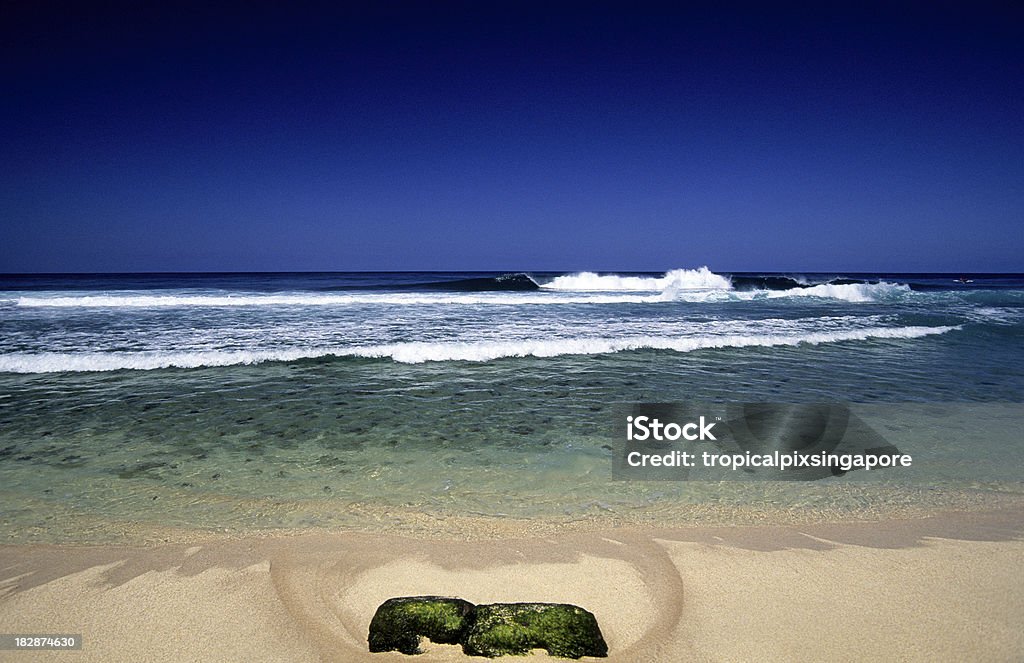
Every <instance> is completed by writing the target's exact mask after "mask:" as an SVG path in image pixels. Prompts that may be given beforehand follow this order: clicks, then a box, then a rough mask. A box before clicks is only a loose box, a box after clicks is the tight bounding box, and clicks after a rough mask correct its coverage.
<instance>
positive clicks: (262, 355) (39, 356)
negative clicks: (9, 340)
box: [0, 327, 959, 373]
mask: <svg viewBox="0 0 1024 663" xmlns="http://www.w3.org/2000/svg"><path fill="white" fill-rule="evenodd" d="M954 329H959V327H870V328H865V329H857V330H845V331H829V332H810V333H802V334H763V335H758V334H750V335H745V334H732V335H700V336H688V337H671V336H628V337H621V338H607V337H595V338H570V339H557V340H546V339H522V340H515V341H465V342H460V341H454V342H434V343H431V342H411V343H392V344H386V345H370V346H358V347H342V348H290V349H267V350H233V351H197V352H174V351H145V352H110V353H102V352H82V353H61V352H43V353H9V354H4V355H0V372H9V373H55V372H81V371H115V370H122V369H134V370H153V369H158V368H199V367H205V366H233V365H244V364H258V363H262V362H268V361H296V360H300V359H316V358H320V357H332V356H333V357H365V358H384V359H392V360H394V361H396V362H401V363H408V364H418V363H423V362H428V361H472V362H486V361H491V360H494V359H500V358H504V357H528V356H530V357H556V356H561V355H598V354H610V353H616V352H622V351H629V350H643V349H651V350H673V351H676V352H691V351H694V350H703V349H715V348H745V347H774V346H797V345H801V344H810V345H818V344H822V343H836V342H841V341H864V340H870V339H914V338H920V337H923V336H930V335H933V334H944V333H946V332H949V331H952V330H954Z"/></svg>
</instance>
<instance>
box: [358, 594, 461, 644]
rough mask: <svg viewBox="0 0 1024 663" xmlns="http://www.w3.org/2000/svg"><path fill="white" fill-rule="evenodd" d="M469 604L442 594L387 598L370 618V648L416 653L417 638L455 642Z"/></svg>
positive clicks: (444, 642) (457, 639)
mask: <svg viewBox="0 0 1024 663" xmlns="http://www.w3.org/2000/svg"><path fill="white" fill-rule="evenodd" d="M472 614H473V604H472V603H470V602H469V601H463V600H462V599H457V598H447V597H443V596H405V597H400V598H393V599H388V600H387V601H385V602H384V603H382V604H381V605H380V607H378V608H377V612H376V613H374V615H373V619H372V620H370V635H369V638H368V639H369V642H370V651H371V652H384V651H400V652H402V653H403V654H419V653H420V638H430V640H431V642H437V643H441V644H456V643H458V642H459V641H460V639H461V638H462V636H463V634H464V633H465V632H466V627H467V626H468V620H469V619H471V617H472Z"/></svg>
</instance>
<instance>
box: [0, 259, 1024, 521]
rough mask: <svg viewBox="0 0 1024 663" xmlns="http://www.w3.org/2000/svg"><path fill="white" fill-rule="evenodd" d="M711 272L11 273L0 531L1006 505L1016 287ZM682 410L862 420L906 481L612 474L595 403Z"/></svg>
mask: <svg viewBox="0 0 1024 663" xmlns="http://www.w3.org/2000/svg"><path fill="white" fill-rule="evenodd" d="M708 274H710V273H700V272H698V271H695V270H691V271H686V272H680V273H679V274H677V275H676V276H675V277H674V281H673V279H672V278H670V277H669V276H668V275H632V276H622V275H619V276H617V277H616V278H618V279H619V280H618V281H607V280H606V281H603V282H602V281H600V280H599V281H597V282H596V283H595V282H592V283H590V284H589V285H599V286H601V287H602V288H604V289H601V290H597V289H592V288H591V289H588V288H584V287H582V286H585V285H588V284H587V283H580V282H579V281H578V280H577V281H576V282H566V283H564V285H565V287H562V288H550V287H544V286H543V284H546V283H552V282H556V281H552V280H551V279H556V278H557V276H552V275H548V276H547V277H535V278H536V281H537V282H540V283H541V284H542V287H541V288H540V289H532V290H525V291H501V290H498V291H495V290H480V289H474V290H455V289H444V288H442V287H440V286H438V285H436V284H437V283H439V282H440V283H444V282H445V281H446V279H447V280H454V276H453V275H427V276H429V277H430V278H426V277H425V276H424V275H378V276H377V277H376V280H374V279H373V278H370V277H368V276H366V275H340V276H335V277H334V278H329V276H328V275H305V276H295V275H292V276H288V277H285V276H276V277H275V276H266V275H263V276H259V277H256V276H250V277H243V276H236V277H231V279H229V281H230V282H225V280H224V279H225V277H206V278H205V280H204V278H203V277H197V276H189V277H164V280H162V281H160V282H159V283H154V282H152V281H149V282H144V283H141V284H140V283H139V282H138V279H139V278H140V277H133V278H134V280H133V278H129V277H122V278H121V280H116V279H113V277H106V278H107V279H108V280H103V279H101V282H99V283H97V282H95V281H89V280H87V279H85V278H84V277H78V278H65V279H64V280H63V281H61V280H60V279H56V280H54V281H53V282H48V281H45V280H43V279H39V278H37V279H36V280H34V281H33V280H31V279H24V278H23V279H22V280H21V281H16V282H13V285H12V282H5V287H6V288H7V290H6V291H4V292H2V293H0V331H2V336H0V350H2V352H0V492H2V494H3V502H2V504H3V506H2V509H3V516H4V517H3V526H2V531H0V535H2V536H3V537H4V538H5V539H7V540H24V539H47V538H50V539H60V540H69V539H71V540H91V539H95V538H104V537H109V536H111V535H112V532H116V531H117V530H118V528H119V527H122V526H128V525H132V526H140V527H153V528H159V527H168V526H173V527H184V528H218V529H224V528H227V529H231V530H233V531H237V530H242V531H244V530H249V529H255V528H280V527H307V526H322V527H357V528H363V529H392V528H399V529H400V528H402V527H403V526H404V525H405V524H409V523H419V524H420V525H422V523H423V522H424V521H423V518H424V517H426V518H428V519H435V520H437V521H439V522H440V521H443V520H447V519H457V518H476V517H481V516H482V517H487V518H492V519H527V520H533V521H536V520H546V521H550V522H556V523H557V522H567V523H568V522H578V521H593V522H609V523H614V522H631V521H644V522H649V521H651V520H655V521H664V522H666V523H668V522H675V521H681V520H687V519H701V518H710V517H714V518H717V519H720V520H723V521H729V520H730V519H735V520H737V521H741V520H743V519H744V518H749V517H750V514H751V513H752V512H756V513H758V514H761V515H762V516H764V517H769V518H770V517H772V515H773V514H775V515H778V516H779V517H784V518H792V519H800V518H802V517H830V518H841V517H848V516H849V517H865V516H867V517H871V516H874V515H878V514H884V513H888V512H895V511H898V510H907V509H910V510H913V509H938V508H949V507H953V508H958V507H971V508H974V507H977V506H984V505H986V504H996V503H997V502H1000V500H1006V499H1016V498H1017V496H1019V495H1020V494H1021V492H1022V488H1021V486H1022V484H1021V482H1020V479H1019V477H1018V468H1019V467H1021V466H1022V463H1021V461H1024V452H1022V451H1021V448H1022V445H1021V444H1020V433H1019V431H1020V430H1022V428H1021V426H1020V424H1021V423H1024V417H1022V416H1021V414H1020V409H1021V408H1020V406H1019V405H1017V404H1019V403H1021V402H1024V350H1022V347H1024V344H1022V343H1021V340H1022V338H1024V325H1022V322H1024V315H1022V310H1024V290H1018V289H1016V288H1015V287H1013V286H1014V282H1013V281H1012V279H1011V280H1008V279H1006V278H1003V279H1002V280H1001V281H999V282H998V283H996V284H994V287H992V288H987V289H982V288H980V287H977V286H976V285H975V284H976V283H977V282H978V280H975V284H969V285H960V286H956V285H952V286H949V287H945V288H941V287H932V288H928V287H921V286H922V283H923V284H924V285H925V286H928V285H929V284H930V285H932V286H944V285H946V284H947V282H948V283H951V282H952V279H951V278H950V279H945V277H933V278H931V279H930V280H929V279H919V280H918V281H912V280H910V279H904V280H903V281H899V280H897V279H893V278H890V279H884V278H881V279H857V282H855V283H847V282H845V281H843V282H838V283H837V282H836V281H837V279H835V278H828V279H821V278H820V277H819V280H818V281H815V280H813V279H811V280H807V279H806V278H803V279H802V280H803V282H802V283H799V284H798V285H793V284H791V283H783V284H781V285H780V284H770V285H775V286H777V287H776V289H771V288H768V287H752V288H751V289H737V287H736V281H739V280H740V279H734V280H733V281H729V280H726V282H725V283H724V284H723V283H721V282H719V281H716V280H715V279H714V278H713V277H715V276H717V275H713V274H711V275H710V276H709V275H708ZM455 276H462V275H455ZM485 276H486V275H485ZM148 278H150V279H152V278H155V277H148ZM545 278H547V279H548V280H547V281H545ZM625 278H635V279H639V281H637V282H630V281H624V280H623V279H625ZM718 278H723V279H724V278H725V277H718ZM218 279H220V280H218ZM687 279H689V280H687ZM851 280H852V279H851ZM143 281H145V278H143ZM419 282H430V283H433V284H434V285H431V286H428V287H423V288H418V287H417V288H409V287H407V284H416V283H419ZM478 285H479V284H478ZM822 285H825V286H828V287H821V286H822ZM911 285H913V286H914V288H911ZM683 286H688V287H683ZM844 286H851V287H844ZM996 286H998V287H996ZM1022 287H1024V286H1022ZM641 288H647V289H641ZM815 288H817V290H814V289H815ZM915 288H921V289H915ZM808 291H810V292H808ZM693 400H697V401H713V402H730V401H732V402H735V401H770V402H794V403H800V402H822V401H843V402H852V403H855V404H861V407H862V409H863V408H867V409H866V410H864V417H865V420H866V421H868V422H869V423H870V424H871V425H872V426H873V427H874V428H875V429H876V430H878V431H879V433H880V434H881V435H883V436H884V437H885V438H886V439H887V440H889V441H891V442H893V443H895V444H896V445H897V446H899V447H900V448H901V449H905V450H908V451H911V452H912V453H914V454H915V466H914V467H913V469H912V471H899V472H897V471H890V472H876V473H871V474H867V473H851V474H850V475H848V476H846V477H841V478H836V479H829V480H825V481H818V482H809V483H802V482H797V483H791V482H784V483H778V482H771V483H768V484H749V483H742V482H727V484H722V483H718V482H714V483H711V482H621V481H612V479H611V450H610V448H609V447H610V444H609V442H610V439H609V438H610V435H611V434H612V431H613V429H614V426H615V421H614V412H615V411H616V410H615V406H616V404H619V403H636V402H668V401H693ZM890 403H911V404H913V405H904V406H901V409H899V410H898V411H896V413H895V414H893V413H891V412H889V413H887V412H886V411H885V410H884V408H882V407H881V406H882V405H884V404H890ZM855 407H856V406H855ZM872 408H874V409H872ZM970 422H974V423H973V424H972V426H967V423H970ZM423 514H426V516H424V515H423ZM428 522H429V520H428Z"/></svg>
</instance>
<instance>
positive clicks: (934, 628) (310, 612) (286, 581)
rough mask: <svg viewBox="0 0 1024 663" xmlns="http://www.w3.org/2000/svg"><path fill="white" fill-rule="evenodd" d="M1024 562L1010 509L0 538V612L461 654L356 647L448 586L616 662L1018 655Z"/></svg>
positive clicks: (7, 655) (35, 619)
mask: <svg viewBox="0 0 1024 663" xmlns="http://www.w3.org/2000/svg"><path fill="white" fill-rule="evenodd" d="M1022 564H1024V511H1022V510H1020V509H1000V510H988V511H980V510H979V511H975V512H958V513H946V514H941V515H932V516H928V517H924V518H915V519H909V520H907V519H887V520H878V521H873V522H867V521H861V522H843V523H835V522H833V523H824V522H821V523H808V524H803V525H778V524H775V525H747V526H735V525H733V526H716V525H708V526H691V527H660V528H659V527H656V526H650V525H647V526H625V527H613V528H606V529H593V530H588V531H562V532H547V533H542V534H532V535H531V534H524V533H522V532H521V533H520V536H518V537H516V536H500V537H495V538H490V539H478V540H465V539H456V538H436V537H435V538H423V537H415V536H409V535H403V534H393V533H392V534H384V533H365V532H327V531H306V532H294V531H293V532H287V533H282V532H275V533H272V534H269V535H262V534H259V535H253V534H249V535H244V536H234V535H231V534H230V533H229V534H223V533H221V534H220V535H216V536H213V537H208V538H204V537H195V538H193V539H191V540H189V541H179V542H173V543H162V542H161V543H147V544H144V545H140V544H119V545H74V544H72V545H68V544H14V545H11V544H4V545H0V570H2V576H0V623H2V624H4V627H3V630H4V632H9V633H14V632H22V633H25V632H54V633H55V632H62V633H81V634H82V635H83V637H84V647H83V650H82V651H81V652H78V653H77V657H78V659H80V660H104V661H117V660H125V661H127V660H160V661H162V660H168V661H170V660H238V659H242V658H246V659H249V660H259V661H264V660H281V661H285V660H288V661H317V660H322V661H352V660H367V661H399V660H416V661H435V660H437V661H448V660H469V659H467V658H466V657H464V656H463V654H462V653H461V650H460V649H459V648H458V647H456V646H445V645H433V644H431V643H425V649H426V654H425V655H423V656H418V657H415V658H410V657H407V656H404V655H401V654H397V653H389V654H369V653H368V651H367V649H366V641H365V637H366V628H367V625H368V623H369V619H370V617H371V616H372V613H373V611H374V610H375V608H376V606H377V605H379V604H380V603H381V602H382V601H383V600H385V599H387V598H390V597H393V596H404V595H416V594H441V595H452V596H459V597H461V598H465V599H467V600H469V601H472V602H477V603H485V602H493V601H553V602H568V603H575V604H577V605H580V606H581V607H584V608H586V609H588V610H591V611H592V612H594V614H595V615H596V616H597V618H598V622H599V624H600V625H601V628H602V631H604V634H605V637H606V639H607V641H608V644H609V647H610V652H609V658H608V659H607V660H609V661H630V660H651V661H674V660H680V659H681V658H682V659H687V660H697V661H713V660H755V659H756V660H780V661H782V660H794V659H797V660H804V659H807V658H817V659H829V660H866V659H880V658H884V659H887V660H896V659H899V660H922V661H923V660H957V659H962V658H964V657H966V658H970V659H972V660H1011V659H1016V658H1020V657H1021V655H1022V654H1024V635H1022V633H1021V631H1020V629H1019V626H1020V624H1021V623H1024V578H1021V577H1020V574H1019V573H1018V569H1019V568H1021V565H1022ZM3 654H4V659H5V660H25V659H27V658H29V657H31V659H32V660H67V659H66V657H67V656H69V655H70V654H69V653H67V652H34V653H32V654H27V653H21V652H4V653H3ZM476 660H483V659H476ZM515 660H519V659H515Z"/></svg>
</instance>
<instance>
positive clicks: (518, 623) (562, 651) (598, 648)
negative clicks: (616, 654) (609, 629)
mask: <svg viewBox="0 0 1024 663" xmlns="http://www.w3.org/2000/svg"><path fill="white" fill-rule="evenodd" d="M532 649H546V650H547V652H548V654H550V655H552V656H560V657H563V658H579V657H581V656H607V655H608V645H607V644H606V643H605V641H604V637H603V636H602V635H601V629H600V628H598V626H597V619H596V618H595V617H594V615H593V614H591V613H590V612H587V611H586V610H584V609H583V608H580V607H577V606H574V605H567V604H564V603H493V604H490V605H479V606H477V607H476V610H475V611H474V618H473V621H472V624H471V625H470V627H469V630H468V631H467V632H466V635H465V637H464V638H463V640H462V650H463V651H464V652H465V653H466V654H468V655H470V656H487V657H494V656H504V655H506V654H528V653H530V650H532Z"/></svg>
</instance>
